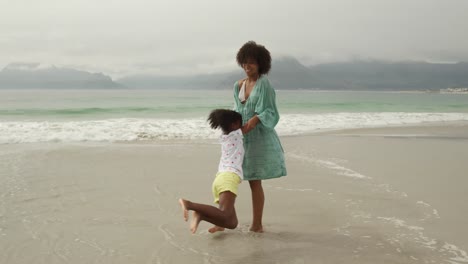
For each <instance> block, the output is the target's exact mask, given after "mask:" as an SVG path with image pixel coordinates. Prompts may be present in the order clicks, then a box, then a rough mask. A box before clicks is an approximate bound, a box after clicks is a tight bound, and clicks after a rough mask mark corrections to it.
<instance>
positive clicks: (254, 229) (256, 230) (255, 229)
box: [249, 226, 263, 233]
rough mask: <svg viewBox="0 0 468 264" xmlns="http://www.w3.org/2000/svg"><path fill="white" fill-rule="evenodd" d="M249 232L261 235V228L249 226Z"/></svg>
mask: <svg viewBox="0 0 468 264" xmlns="http://www.w3.org/2000/svg"><path fill="white" fill-rule="evenodd" d="M249 230H250V231H251V232H255V233H263V226H251V227H250V229H249Z"/></svg>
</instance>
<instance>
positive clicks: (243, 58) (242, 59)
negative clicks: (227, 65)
mask: <svg viewBox="0 0 468 264" xmlns="http://www.w3.org/2000/svg"><path fill="white" fill-rule="evenodd" d="M248 59H253V60H255V61H256V62H257V64H258V74H259V75H263V74H268V72H269V71H270V69H271V56H270V52H269V51H268V50H267V49H266V48H265V46H263V45H260V44H257V43H255V41H249V42H247V43H245V44H244V45H243V46H242V47H241V48H240V49H239V51H238V52H237V56H236V60H237V64H239V66H241V67H242V64H244V63H246V62H247V60H248Z"/></svg>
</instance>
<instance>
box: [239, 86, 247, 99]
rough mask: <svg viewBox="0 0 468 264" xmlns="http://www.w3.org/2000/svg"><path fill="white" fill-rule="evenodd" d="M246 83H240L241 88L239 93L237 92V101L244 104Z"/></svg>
mask: <svg viewBox="0 0 468 264" xmlns="http://www.w3.org/2000/svg"><path fill="white" fill-rule="evenodd" d="M246 82H247V81H244V82H243V83H242V86H241V88H240V91H239V100H240V101H241V103H244V102H245V100H246V99H245V83H246Z"/></svg>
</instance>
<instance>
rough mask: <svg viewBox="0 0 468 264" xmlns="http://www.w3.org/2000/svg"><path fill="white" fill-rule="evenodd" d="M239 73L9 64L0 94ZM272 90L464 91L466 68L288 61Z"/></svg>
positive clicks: (220, 81)
mask: <svg viewBox="0 0 468 264" xmlns="http://www.w3.org/2000/svg"><path fill="white" fill-rule="evenodd" d="M241 78H244V73H243V71H242V70H241V69H240V68H239V69H238V70H236V71H232V72H226V73H217V74H205V75H195V76H156V75H134V76H128V77H124V78H120V79H118V80H117V81H113V80H112V79H111V78H110V77H109V76H106V75H104V74H102V73H89V72H85V71H78V70H75V69H69V68H57V67H53V66H52V67H42V66H41V65H40V64H24V63H23V64H18V63H16V64H10V65H8V66H7V67H5V68H4V69H3V70H2V71H1V72H0V88H10V89H16V88H18V89H20V88H51V89H55V88H60V89H66V88H80V89H102V88H125V87H128V88H132V89H139V88H143V89H176V88H178V89H232V87H233V84H234V82H235V81H237V80H239V79H241ZM268 78H269V79H270V81H271V83H272V84H273V86H274V87H275V88H276V89H281V90H288V89H320V90H439V89H444V88H457V87H468V63H466V62H460V63H454V64H442V63H427V62H385V61H353V62H343V63H328V64H318V65H315V66H305V65H303V64H301V63H300V62H299V61H298V60H296V59H295V58H292V57H285V58H280V59H276V60H274V61H273V65H272V70H271V72H270V74H269V75H268Z"/></svg>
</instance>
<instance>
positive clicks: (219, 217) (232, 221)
mask: <svg viewBox="0 0 468 264" xmlns="http://www.w3.org/2000/svg"><path fill="white" fill-rule="evenodd" d="M235 200H236V195H235V194H233V193H231V192H223V193H221V194H220V195H219V208H216V207H214V206H211V205H206V204H199V203H193V202H190V201H188V200H184V199H180V200H179V202H180V204H181V206H182V209H183V210H184V218H185V219H186V220H187V218H186V217H185V216H186V215H188V212H187V211H189V210H193V211H194V213H193V219H192V222H191V225H190V226H191V230H192V233H195V232H196V231H197V228H198V224H199V223H200V221H202V220H203V221H207V222H210V223H212V224H214V225H216V226H219V227H225V228H229V229H234V228H236V227H237V215H236V210H235V208H234V203H235Z"/></svg>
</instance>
